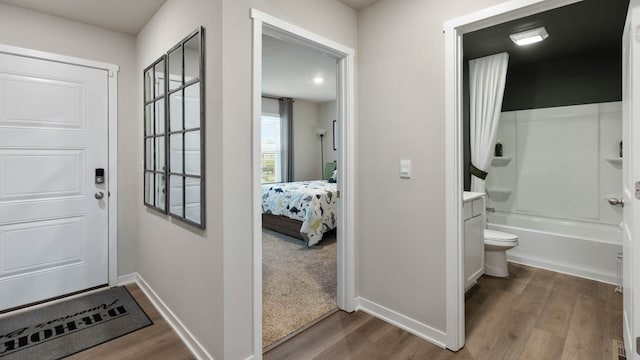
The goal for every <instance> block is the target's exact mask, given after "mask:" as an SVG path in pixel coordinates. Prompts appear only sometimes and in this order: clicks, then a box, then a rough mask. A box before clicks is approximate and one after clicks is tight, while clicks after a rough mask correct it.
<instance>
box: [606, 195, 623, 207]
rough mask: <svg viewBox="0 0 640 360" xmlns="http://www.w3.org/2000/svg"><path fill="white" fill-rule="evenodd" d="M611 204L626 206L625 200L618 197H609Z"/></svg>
mask: <svg viewBox="0 0 640 360" xmlns="http://www.w3.org/2000/svg"><path fill="white" fill-rule="evenodd" d="M608 201H609V204H611V205H614V206H615V205H620V207H624V200H622V199H616V198H613V197H612V198H609V200H608Z"/></svg>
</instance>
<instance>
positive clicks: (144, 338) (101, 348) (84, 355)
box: [68, 284, 194, 360]
mask: <svg viewBox="0 0 640 360" xmlns="http://www.w3.org/2000/svg"><path fill="white" fill-rule="evenodd" d="M127 289H128V290H129V292H130V293H131V296H133V298H134V299H135V300H136V301H137V302H138V304H139V305H140V307H141V308H142V309H143V310H144V312H145V313H147V315H148V316H149V318H150V319H151V321H153V324H152V325H150V326H147V327H146V328H144V329H140V330H137V331H134V332H132V333H130V334H127V335H124V336H121V337H119V338H117V339H114V340H111V341H109V342H106V343H104V344H101V345H98V346H94V347H92V348H90V349H87V350H85V351H82V352H79V353H77V354H75V355H73V356H71V357H69V358H68V359H70V360H95V359H101V360H103V359H104V360H111V359H113V360H116V359H117V360H120V359H121V360H138V359H140V360H142V359H175V360H189V359H194V357H193V355H192V354H191V352H190V351H189V349H188V348H187V347H186V346H185V344H184V343H183V342H182V340H181V339H180V337H178V335H177V334H176V333H175V332H174V331H173V329H172V328H171V326H169V324H168V323H167V322H166V320H165V319H164V318H163V317H162V315H160V313H159V312H158V310H156V308H155V307H154V306H153V304H152V303H151V301H150V300H149V298H147V297H146V295H145V294H144V292H143V291H142V290H141V289H140V287H138V285H136V284H131V285H127Z"/></svg>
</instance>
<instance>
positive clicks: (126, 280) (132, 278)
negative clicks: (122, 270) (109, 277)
mask: <svg viewBox="0 0 640 360" xmlns="http://www.w3.org/2000/svg"><path fill="white" fill-rule="evenodd" d="M137 278H138V273H131V274H127V275H122V276H118V286H122V285H129V284H133V283H135V282H136V280H137Z"/></svg>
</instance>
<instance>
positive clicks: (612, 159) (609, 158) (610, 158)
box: [605, 156, 622, 165]
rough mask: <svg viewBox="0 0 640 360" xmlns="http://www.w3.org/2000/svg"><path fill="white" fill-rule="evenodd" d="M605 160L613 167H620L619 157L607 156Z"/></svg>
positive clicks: (620, 159) (620, 160)
mask: <svg viewBox="0 0 640 360" xmlns="http://www.w3.org/2000/svg"><path fill="white" fill-rule="evenodd" d="M605 160H607V161H608V162H610V163H612V164H614V165H622V158H621V157H619V156H607V157H606V158H605Z"/></svg>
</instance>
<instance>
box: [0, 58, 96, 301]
mask: <svg viewBox="0 0 640 360" xmlns="http://www.w3.org/2000/svg"><path fill="white" fill-rule="evenodd" d="M107 80H108V78H107V72H106V71H104V70H98V69H92V68H87V67H82V66H76V65H69V64H63V63H59V62H53V61H47V60H41V59H34V58H27V57H22V56H17V55H9V54H0V174H2V176H0V309H7V308H11V307H15V306H20V305H24V304H27V303H31V302H35V301H40V300H44V299H47V298H51V297H56V296H60V295H64V294H67V293H71V292H76V291H80V290H84V289H87V288H91V287H94V286H98V285H102V284H106V283H107V282H108V223H107V215H108V205H109V204H108V196H105V197H104V198H103V199H101V200H98V199H96V198H95V197H94V194H95V193H96V192H98V191H102V192H103V193H105V194H106V193H107V191H106V189H107V184H106V183H105V184H95V174H94V169H96V168H105V169H106V168H107V164H108V157H107V155H108V147H107V126H108V119H107V109H108V106H107V105H108V102H107V100H108V94H107V90H108V89H107V85H108V83H107ZM106 175H107V176H106V178H107V179H108V174H106Z"/></svg>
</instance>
